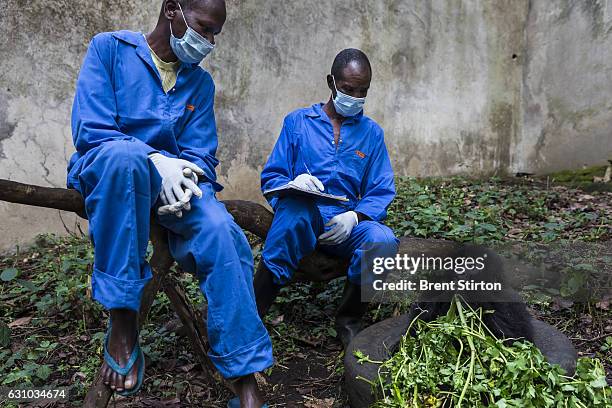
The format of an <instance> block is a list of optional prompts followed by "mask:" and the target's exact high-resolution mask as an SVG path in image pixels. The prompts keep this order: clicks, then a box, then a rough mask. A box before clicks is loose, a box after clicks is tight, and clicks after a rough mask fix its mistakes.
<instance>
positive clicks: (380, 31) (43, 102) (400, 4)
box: [0, 0, 612, 250]
mask: <svg viewBox="0 0 612 408" xmlns="http://www.w3.org/2000/svg"><path fill="white" fill-rule="evenodd" d="M2 4H3V13H2V14H1V15H0V37H1V38H3V41H2V42H0V59H1V60H2V70H0V178H5V179H10V180H15V181H20V182H27V183H33V184H40V185H46V186H56V187H63V186H64V185H65V184H64V183H65V176H66V173H65V169H66V163H67V160H68V158H69V157H70V155H71V153H72V152H73V150H74V149H73V146H72V141H71V137H70V128H69V114H70V107H71V103H72V96H73V91H74V83H75V79H76V75H77V73H78V69H79V66H80V63H81V60H82V57H83V53H84V51H85V47H86V45H87V43H88V42H89V39H90V38H91V36H92V35H93V34H95V33H96V32H100V31H110V30H116V29H122V28H127V29H133V30H140V31H144V32H146V31H148V30H150V29H151V28H152V27H153V24H154V23H155V22H156V21H157V16H158V13H159V9H160V5H161V0H156V1H142V0H121V1H119V0H100V1H97V2H90V1H84V0H53V1H49V0H47V1H42V0H31V1H24V0H3V1H2ZM228 11H229V19H228V22H227V24H226V26H225V27H224V31H223V33H222V35H221V36H219V37H218V38H217V40H218V48H217V50H215V52H214V53H213V55H212V56H211V57H209V58H208V59H207V60H206V62H205V63H204V65H205V67H206V68H207V69H209V70H210V71H211V72H212V74H213V77H214V78H215V81H216V83H217V90H218V93H217V99H216V103H217V107H216V112H217V120H218V125H219V135H220V147H219V158H220V160H221V165H220V167H219V174H220V176H221V181H222V183H223V184H224V185H225V186H226V189H225V190H224V192H223V194H222V196H223V198H236V197H241V198H246V199H255V200H260V199H261V197H260V194H259V190H258V185H259V172H260V170H261V167H262V165H263V163H264V162H265V159H266V157H267V154H268V152H269V151H270V149H271V147H272V145H273V143H274V141H275V138H276V137H277V135H278V132H279V130H280V125H281V122H282V118H283V117H284V115H285V114H286V113H287V112H289V111H291V110H293V109H295V108H298V107H301V106H305V105H309V104H311V103H313V102H317V101H322V100H326V99H327V98H328V96H329V92H328V90H327V87H326V84H325V75H326V74H327V72H328V71H329V68H330V65H331V61H332V60H333V57H334V56H335V54H336V53H337V52H338V51H339V50H341V49H342V48H345V47H358V48H361V49H363V50H364V51H365V52H366V53H367V54H368V55H369V56H370V57H371V60H372V64H373V68H374V82H373V85H372V88H371V92H370V95H369V99H368V103H367V104H366V112H367V113H368V114H369V115H370V116H372V117H373V118H374V119H376V120H377V121H378V122H379V123H380V124H381V125H382V126H383V128H384V129H385V130H386V139H387V144H388V147H389V150H390V153H391V156H392V160H393V163H394V166H395V170H396V172H397V173H398V174H402V175H448V174H472V175H485V174H494V173H497V174H500V173H507V172H509V173H513V172H517V171H525V172H538V173H540V172H545V171H551V170H556V169H560V168H567V167H578V166H581V165H582V164H585V163H588V164H595V163H601V162H604V161H605V159H608V158H610V156H611V155H612V81H611V80H610V78H612V35H611V34H610V33H611V31H612V0H585V1H570V0H554V1H551V0H531V1H529V0H513V1H504V0H496V1H484V0H482V1H477V0H463V1H460V0H448V1H447V0H434V1H429V0H419V1H416V0H415V1H408V0H377V1H369V0H334V1H332V0H328V1H321V0H317V1H315V0H302V1H271V0H249V1H245V0H228ZM4 39H6V40H4ZM76 222H78V220H77V219H76V217H75V216H74V215H73V214H65V213H64V214H62V213H59V212H57V211H52V210H45V209H37V208H30V207H25V206H19V205H12V204H8V203H3V202H0V226H1V227H0V228H1V229H2V232H3V233H2V234H1V235H0V250H2V249H8V248H13V247H14V246H15V244H20V243H27V242H28V241H29V240H30V239H31V237H32V236H33V235H34V234H35V233H38V232H44V231H52V232H63V231H64V230H65V229H69V230H73V229H74V227H75V223H76ZM64 224H65V225H66V226H64Z"/></svg>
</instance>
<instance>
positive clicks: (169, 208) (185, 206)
mask: <svg viewBox="0 0 612 408" xmlns="http://www.w3.org/2000/svg"><path fill="white" fill-rule="evenodd" d="M191 197H193V193H192V192H191V190H189V189H187V190H185V194H184V195H183V198H181V199H180V200H179V201H177V202H176V203H174V204H171V205H160V206H159V208H158V209H157V213H158V214H159V215H165V214H174V215H175V216H177V217H178V218H181V217H182V216H183V210H185V211H189V210H191V204H189V200H191Z"/></svg>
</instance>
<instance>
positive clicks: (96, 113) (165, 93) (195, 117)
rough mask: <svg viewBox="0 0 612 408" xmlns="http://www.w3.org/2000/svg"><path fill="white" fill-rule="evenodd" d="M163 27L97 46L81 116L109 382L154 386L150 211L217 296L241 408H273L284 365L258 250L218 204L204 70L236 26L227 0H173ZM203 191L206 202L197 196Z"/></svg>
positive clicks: (86, 73)
mask: <svg viewBox="0 0 612 408" xmlns="http://www.w3.org/2000/svg"><path fill="white" fill-rule="evenodd" d="M162 3H163V4H162V10H161V12H160V16H159V20H158V23H157V26H156V27H155V29H154V30H153V31H152V32H150V33H148V34H146V35H144V34H143V33H139V32H133V31H116V32H108V33H101V34H97V35H96V36H94V38H93V39H92V40H91V42H90V44H89V47H88V50H87V54H86V56H85V59H84V61H83V65H82V67H81V70H80V73H79V77H78V81H77V89H76V95H75V98H74V104H73V110H72V136H73V141H74V145H75V147H76V152H75V153H74V155H73V156H72V157H71V160H70V163H69V165H68V177H67V186H68V187H69V188H74V189H76V190H78V191H79V192H80V193H81V195H82V196H83V197H84V201H85V209H86V212H87V216H88V219H89V236H90V238H91V240H92V243H93V245H94V252H95V259H94V271H93V276H92V291H93V297H94V299H95V300H97V301H98V302H100V303H101V304H102V305H103V306H104V307H105V308H106V309H108V310H110V316H111V323H112V326H109V333H108V334H107V338H106V339H105V343H104V351H105V353H104V366H103V376H104V382H105V383H106V384H107V385H109V386H110V387H111V389H113V390H115V391H117V392H119V393H121V394H123V395H130V394H133V393H134V392H136V391H137V390H138V388H139V387H140V385H141V384H142V374H143V370H144V356H143V355H142V352H141V349H140V347H139V344H138V332H137V328H138V325H137V316H138V310H139V308H140V301H141V295H142V292H143V289H144V287H145V285H146V284H147V282H149V280H150V279H151V268H150V266H149V264H148V263H147V260H146V250H147V244H148V240H149V227H150V224H149V222H150V213H151V210H153V211H154V214H155V217H156V220H157V222H158V223H159V224H160V225H162V226H163V227H165V228H166V229H167V233H168V243H169V247H170V251H171V254H172V256H173V257H174V259H175V260H176V261H177V262H178V263H179V264H180V265H181V266H182V268H183V269H185V270H187V271H189V272H191V273H194V274H195V275H196V276H197V278H198V279H199V282H200V288H201V290H202V292H203V293H204V294H205V295H206V297H207V300H208V315H207V325H208V339H209V342H210V346H211V352H210V358H211V360H212V362H213V363H214V365H215V366H216V367H217V369H218V370H219V372H220V373H221V375H223V377H225V378H228V379H232V380H234V381H233V384H234V387H235V391H236V393H237V394H238V398H239V400H238V398H234V400H232V401H233V403H232V404H230V406H236V407H237V406H242V407H257V408H260V407H262V406H265V405H264V403H263V399H262V397H261V395H260V392H259V390H258V387H257V383H256V381H255V378H254V373H256V372H259V371H262V370H264V369H266V368H268V367H270V366H271V365H272V364H273V358H272V344H271V341H270V338H269V336H268V333H267V331H266V329H265V327H264V326H263V324H262V322H261V319H260V318H259V316H258V314H257V309H256V304H255V296H254V292H253V283H252V282H253V258H252V254H251V250H250V246H249V243H248V241H247V239H246V237H245V235H244V234H243V232H242V230H241V229H240V227H238V226H237V225H236V223H235V222H234V220H233V218H232V217H231V215H230V214H229V213H228V212H227V210H226V208H225V206H224V205H223V204H222V203H220V202H219V201H217V199H216V196H215V194H216V192H217V191H220V190H221V189H222V186H221V185H219V184H218V183H217V182H216V174H215V166H216V165H217V164H218V161H217V159H216V158H215V154H216V149H217V132H216V124H215V116H214V109H213V101H214V92H215V87H214V83H213V80H212V77H211V76H210V74H209V73H208V72H206V71H205V70H203V69H202V68H201V67H200V66H199V63H200V62H201V61H202V60H203V58H204V57H205V56H206V55H207V54H208V53H209V52H211V51H212V50H213V48H214V44H215V35H217V34H219V33H220V31H221V28H222V26H223V24H224V23H225V19H226V8H225V2H224V1H223V0H180V2H179V1H178V0H163V1H162ZM192 196H196V197H197V198H196V197H193V199H191V198H192Z"/></svg>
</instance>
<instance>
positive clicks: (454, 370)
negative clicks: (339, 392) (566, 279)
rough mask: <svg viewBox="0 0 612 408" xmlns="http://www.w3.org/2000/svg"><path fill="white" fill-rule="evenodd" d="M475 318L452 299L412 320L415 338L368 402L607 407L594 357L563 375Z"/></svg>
mask: <svg viewBox="0 0 612 408" xmlns="http://www.w3.org/2000/svg"><path fill="white" fill-rule="evenodd" d="M482 315H483V311H482V310H481V309H478V310H473V309H471V308H470V307H469V305H466V304H465V303H462V302H461V301H460V300H459V298H455V300H454V301H453V304H452V306H451V308H450V309H449V312H448V314H447V315H446V316H441V317H440V318H438V319H436V320H435V321H433V322H430V323H426V322H423V321H421V320H415V322H414V325H415V329H416V335H415V336H414V337H411V336H410V335H406V336H405V337H404V338H403V339H402V341H401V344H400V347H399V349H398V351H397V352H396V353H395V354H394V355H393V357H392V358H391V359H389V360H387V361H386V362H384V363H382V364H381V367H380V369H379V378H378V381H377V382H376V383H372V386H373V388H374V390H375V393H376V394H377V395H378V396H379V401H378V402H377V403H376V404H375V405H374V407H377V408H381V407H385V408H392V407H401V408H405V407H469V408H478V407H498V408H504V407H521V408H524V407H581V408H587V407H588V408H597V407H611V406H612V397H611V396H612V389H611V388H610V387H609V386H608V385H607V384H606V379H605V371H604V369H603V367H602V364H601V362H600V361H599V360H597V359H588V358H581V359H579V360H578V364H577V370H576V373H575V375H574V376H573V377H569V376H566V375H565V373H564V370H563V369H562V368H560V367H559V366H557V365H551V364H549V363H548V362H546V361H545V359H544V356H543V355H542V353H541V352H540V351H539V350H538V349H537V348H536V347H535V346H534V345H533V344H532V343H530V342H527V341H517V342H514V344H509V343H508V342H507V341H506V342H504V341H502V340H499V339H497V338H495V336H493V334H492V333H491V332H490V331H489V330H488V329H487V327H486V326H485V325H484V323H483V320H482ZM356 355H357V357H358V358H360V360H362V361H370V360H368V359H367V357H365V356H363V354H361V355H360V353H356ZM370 362H372V361H370Z"/></svg>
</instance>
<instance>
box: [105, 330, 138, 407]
mask: <svg viewBox="0 0 612 408" xmlns="http://www.w3.org/2000/svg"><path fill="white" fill-rule="evenodd" d="M111 328H112V324H111V322H109V323H108V329H107V331H106V336H105V337H104V361H105V362H106V364H108V366H109V367H110V368H111V370H113V371H114V372H116V373H117V374H120V375H123V376H125V375H128V373H129V372H130V371H131V370H132V367H133V366H134V364H135V363H136V360H138V361H139V364H138V377H137V380H136V386H135V387H133V388H130V389H129V390H123V391H115V392H116V393H117V394H119V395H121V396H123V397H129V396H130V395H134V394H136V393H137V392H138V391H139V390H140V387H141V386H142V382H143V380H144V365H145V358H144V353H143V352H142V349H141V348H140V344H138V340H136V344H135V345H134V349H133V350H132V354H130V358H129V359H128V362H127V364H126V365H125V366H123V367H122V366H120V365H119V363H117V362H116V361H115V359H114V358H113V357H112V356H111V355H110V353H109V352H108V338H109V337H110V332H111ZM137 338H138V337H137Z"/></svg>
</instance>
